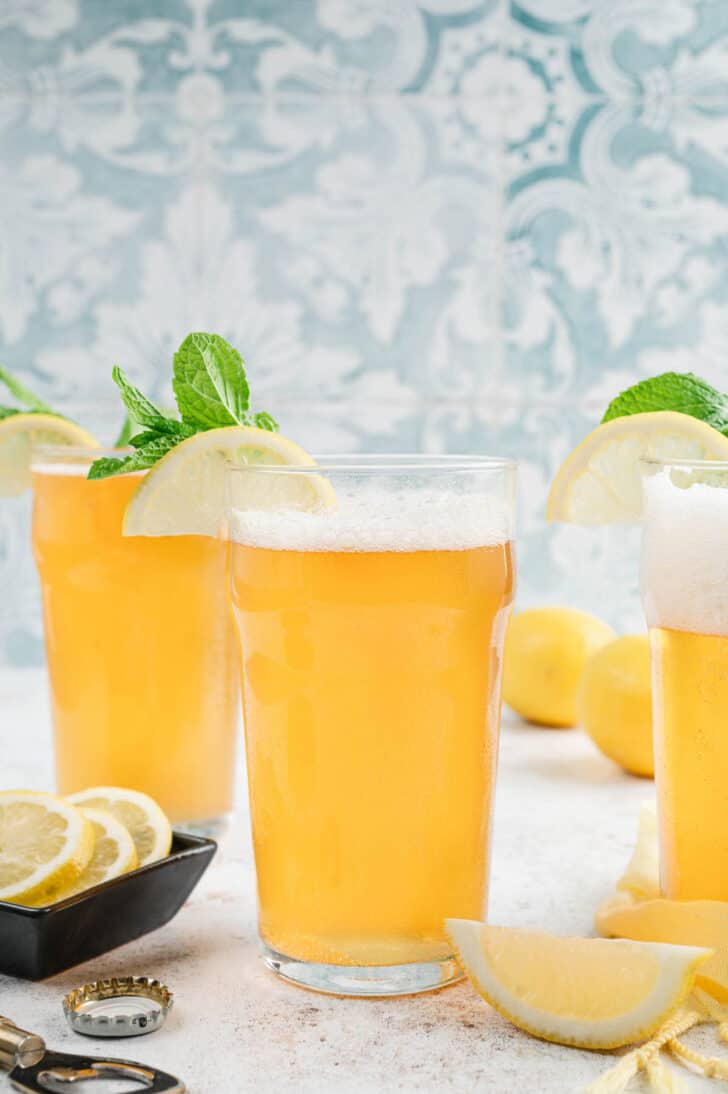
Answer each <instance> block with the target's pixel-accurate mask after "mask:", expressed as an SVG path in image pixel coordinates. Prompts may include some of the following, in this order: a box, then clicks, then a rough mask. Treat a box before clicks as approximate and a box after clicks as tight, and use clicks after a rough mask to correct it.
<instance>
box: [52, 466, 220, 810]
mask: <svg viewBox="0 0 728 1094" xmlns="http://www.w3.org/2000/svg"><path fill="white" fill-rule="evenodd" d="M87 467H88V460H86V461H85V466H82V467H79V466H74V465H68V464H66V463H64V462H63V459H62V458H59V462H53V461H50V462H48V464H47V465H46V464H45V463H40V464H39V465H38V466H37V467H36V468H35V469H34V473H33V493H34V509H33V546H34V553H35V559H36V563H37V567H38V571H39V574H40V581H41V589H42V597H43V613H44V621H45V633H46V651H47V662H48V671H49V675H50V686H51V700H52V714H53V725H54V730H55V752H56V771H57V782H58V789H59V791H60V792H61V793H63V794H66V793H71V792H73V791H76V790H79V789H81V788H83V787H87V786H95V785H103V784H112V785H119V786H128V787H133V788H136V789H139V790H142V791H145V792H147V793H149V794H151V795H153V796H154V797H155V798H156V799H157V800H158V801H159V803H160V805H161V806H162V808H163V809H164V810H165V811H166V812H167V813H168V815H169V817H170V818H171V819H172V821H174V822H178V823H179V822H191V823H192V824H193V825H194V824H196V823H198V822H205V821H212V820H214V819H215V818H220V817H221V816H223V815H224V814H225V813H227V812H228V811H229V810H230V807H231V800H232V780H233V771H234V755H235V735H236V726H237V655H236V652H235V638H234V629H233V623H232V618H231V614H230V610H229V599H228V588H227V573H226V569H227V565H226V555H227V547H226V545H225V544H223V543H220V542H218V541H216V540H213V539H207V538H205V537H202V536H170V537H163V538H158V539H147V538H136V537H135V538H124V537H123V536H122V534H121V522H122V516H123V513H124V508H125V506H126V503H127V501H128V500H129V498H130V496H131V494H132V492H133V491H134V489H135V488H136V486H137V485H138V482H139V478H138V476H122V477H119V478H110V479H105V480H101V481H98V482H89V481H87V479H86V478H85V473H86V469H87Z"/></svg>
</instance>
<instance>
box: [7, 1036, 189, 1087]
mask: <svg viewBox="0 0 728 1094" xmlns="http://www.w3.org/2000/svg"><path fill="white" fill-rule="evenodd" d="M3 1070H4V1071H9V1072H10V1074H9V1076H8V1078H9V1079H10V1082H11V1084H12V1085H13V1086H14V1087H15V1089H16V1090H24V1091H27V1092H29V1094H46V1092H50V1094H59V1092H61V1091H64V1090H70V1089H71V1088H72V1087H73V1088H74V1089H75V1086H74V1084H75V1083H83V1082H85V1081H90V1080H93V1079H107V1080H108V1079H128V1080H130V1081H132V1082H136V1083H138V1084H139V1087H138V1089H139V1090H144V1091H148V1092H149V1094H185V1091H186V1089H187V1088H186V1087H185V1084H184V1083H183V1082H180V1080H179V1079H176V1078H175V1077H174V1075H168V1074H167V1073H166V1072H164V1071H159V1070H158V1069H157V1068H154V1067H147V1066H146V1065H144V1064H138V1063H135V1062H134V1061H133V1060H116V1059H111V1058H110V1057H108V1056H100V1057H94V1056H86V1055H83V1054H81V1053H70V1052H52V1051H51V1050H50V1049H47V1048H46V1045H45V1041H44V1040H43V1038H42V1037H39V1036H38V1035H37V1034H35V1033H28V1032H27V1030H24V1029H18V1027H17V1026H16V1025H15V1024H14V1023H13V1022H12V1021H11V1020H10V1019H9V1018H2V1017H0V1071H3ZM83 1089H85V1087H84V1088H83Z"/></svg>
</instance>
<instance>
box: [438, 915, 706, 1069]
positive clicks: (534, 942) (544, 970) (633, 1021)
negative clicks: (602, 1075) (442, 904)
mask: <svg viewBox="0 0 728 1094" xmlns="http://www.w3.org/2000/svg"><path fill="white" fill-rule="evenodd" d="M445 925H446V929H447V932H448V935H449V936H450V939H451V941H452V943H453V945H454V946H455V949H456V951H457V953H458V956H459V958H460V961H461V962H462V964H463V966H464V967H465V970H466V972H467V974H468V976H469V978H470V980H471V981H472V983H473V986H474V987H475V988H476V990H477V991H478V992H479V993H480V994H481V995H482V996H483V998H484V999H486V1000H487V1001H488V1002H489V1003H490V1004H491V1006H493V1007H495V1009H496V1010H497V1011H499V1012H500V1013H501V1014H502V1015H503V1016H504V1017H505V1018H508V1019H509V1021H511V1022H513V1023H514V1025H516V1026H518V1027H519V1028H520V1029H523V1030H526V1031H527V1032H528V1033H531V1034H533V1035H534V1036H536V1037H541V1038H542V1039H543V1040H546V1041H555V1042H557V1043H558V1044H563V1045H574V1046H576V1047H579V1048H592V1049H604V1048H616V1047H618V1046H620V1045H626V1044H632V1043H633V1042H635V1041H641V1040H644V1039H645V1038H646V1037H649V1036H650V1034H652V1033H653V1032H654V1031H655V1030H656V1029H657V1028H658V1026H660V1024H661V1023H662V1022H663V1021H664V1019H665V1018H666V1017H667V1015H669V1014H671V1013H672V1011H674V1010H675V1008H676V1007H677V1006H679V1005H680V1003H681V1002H682V1001H683V1000H684V999H685V998H686V996H687V995H688V993H689V992H690V990H691V988H692V986H693V983H694V981H695V974H696V970H697V969H698V968H699V966H700V965H702V964H703V963H704V962H705V961H707V960H708V958H709V957H710V956H711V953H712V951H711V950H708V949H703V948H699V947H695V946H671V945H665V944H660V943H652V942H631V941H623V940H614V941H608V940H606V939H603V938H557V937H555V936H554V935H549V934H546V933H545V932H543V931H527V930H518V929H511V928H508V927H489V926H487V925H486V924H484V923H477V922H474V921H472V920H466V919H448V920H446V922H445Z"/></svg>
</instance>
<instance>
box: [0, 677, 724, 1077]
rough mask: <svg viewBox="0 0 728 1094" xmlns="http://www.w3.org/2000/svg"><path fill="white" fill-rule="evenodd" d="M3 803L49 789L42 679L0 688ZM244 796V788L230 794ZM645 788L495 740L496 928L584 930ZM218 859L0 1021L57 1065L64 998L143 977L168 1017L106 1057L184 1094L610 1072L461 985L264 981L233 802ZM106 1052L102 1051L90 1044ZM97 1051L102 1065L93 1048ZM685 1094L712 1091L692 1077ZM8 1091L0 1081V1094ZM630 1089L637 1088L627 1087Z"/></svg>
mask: <svg viewBox="0 0 728 1094" xmlns="http://www.w3.org/2000/svg"><path fill="white" fill-rule="evenodd" d="M0 757H2V759H1V760H0V788H10V787H17V786H31V787H37V788H50V787H51V785H52V775H51V745H50V730H49V724H48V711H47V703H46V698H45V677H44V674H43V673H41V672H38V671H29V670H28V671H23V672H16V673H7V672H6V673H0ZM241 789H242V788H241ZM650 794H651V785H650V784H649V783H646V782H643V781H641V780H638V779H631V778H629V777H627V776H624V775H622V774H620V772H619V771H618V770H617V769H616V768H615V767H613V766H612V765H611V764H610V763H609V762H608V761H607V760H605V759H603V758H602V757H601V756H599V755H598V754H597V753H596V752H595V750H594V749H593V747H592V745H591V744H590V742H589V741H588V740H586V738H585V737H584V735H583V734H582V733H581V732H579V731H573V732H559V731H547V730H537V729H532V728H528V727H525V726H522V725H519V724H513V723H511V724H506V725H505V726H504V731H503V736H502V740H501V753H500V773H499V781H498V793H497V799H496V824H495V841H494V852H493V868H492V886H491V903H490V918H491V921H492V922H495V923H504V924H508V925H510V926H531V927H543V928H545V929H548V930H554V931H556V932H559V933H566V934H568V933H575V934H576V933H578V934H588V933H590V932H591V924H592V916H593V912H594V909H595V908H596V906H597V904H598V903H599V901H600V900H602V899H603V898H604V897H605V896H606V895H607V894H608V893H609V891H610V889H611V888H612V887H613V884H614V882H615V880H616V878H617V877H618V876H619V874H620V872H621V870H622V868H623V867H624V864H625V862H626V861H627V858H628V857H629V853H630V850H631V846H632V843H633V840H634V835H635V832H636V826H637V815H638V811H639V806H640V803H641V802H642V801H643V800H645V798H647V797H649V796H650ZM239 799H240V802H239V814H238V817H237V819H236V823H235V827H234V830H233V831H232V832H231V834H230V835H229V836H228V837H227V838H226V839H225V841H224V842H223V845H222V846H221V849H220V852H219V853H218V856H217V859H216V860H215V862H214V863H213V865H212V867H211V868H210V870H209V871H208V873H207V875H206V877H205V878H204V879H203V881H202V883H201V884H200V886H199V887H198V889H197V890H196V892H195V893H194V894H193V896H192V898H191V900H190V901H189V903H188V904H187V905H186V906H185V907H184V908H183V909H182V911H181V912H180V914H179V915H178V916H177V918H176V919H175V920H174V921H173V922H172V923H170V924H169V925H168V926H166V927H164V928H162V929H161V930H160V931H157V932H156V933H155V934H152V935H149V936H147V937H146V938H144V939H140V940H139V941H137V942H134V943H131V944H129V945H128V946H125V947H122V948H121V949H119V950H116V951H114V952H113V953H111V954H108V955H106V956H105V957H100V958H98V959H96V960H94V961H91V962H89V963H88V964H87V965H83V966H80V967H79V968H76V969H73V970H71V971H70V972H68V973H65V974H63V975H60V976H56V977H53V978H52V979H50V980H47V981H44V982H42V983H37V984H31V983H27V982H24V981H19V980H13V979H9V978H6V977H3V976H0V1013H2V1014H5V1015H8V1016H10V1017H12V1018H13V1019H14V1020H15V1021H16V1022H18V1024H19V1025H21V1026H24V1027H25V1028H26V1029H31V1030H34V1031H36V1032H38V1033H41V1034H42V1035H44V1036H45V1038H46V1040H47V1041H48V1043H49V1045H51V1046H53V1047H55V1048H58V1049H65V1050H67V1051H73V1050H74V1049H75V1050H77V1051H78V1050H85V1051H90V1050H92V1049H93V1047H94V1043H93V1042H89V1041H87V1040H86V1039H83V1040H82V1039H81V1038H79V1037H78V1036H76V1035H74V1034H72V1033H71V1032H70V1031H69V1030H68V1029H67V1027H66V1025H65V1021H64V1018H63V1015H62V1012H61V1006H60V1003H61V998H62V996H63V995H64V994H65V992H67V991H68V990H69V989H70V988H72V987H74V986H76V985H78V984H80V983H82V982H84V981H87V980H92V979H96V978H97V977H100V976H110V975H115V974H128V973H146V974H149V975H153V976H157V977H159V978H160V979H161V980H163V981H165V982H166V983H167V984H169V986H170V987H171V988H172V990H173V991H174V993H175V997H176V1006H175V1010H174V1011H173V1012H172V1015H171V1016H170V1019H169V1021H168V1023H167V1025H166V1026H165V1028H164V1029H163V1030H161V1031H160V1032H159V1033H156V1034H154V1035H153V1036H151V1037H148V1038H140V1039H137V1040H134V1041H126V1042H118V1041H111V1042H108V1043H107V1044H106V1049H107V1050H108V1051H111V1052H114V1053H115V1054H116V1055H121V1056H131V1057H132V1058H133V1057H138V1058H139V1059H141V1060H142V1061H144V1062H149V1063H153V1064H156V1065H158V1066H159V1067H162V1068H164V1069H166V1070H168V1071H171V1072H173V1073H174V1074H177V1075H179V1076H180V1077H182V1078H183V1079H184V1080H185V1081H186V1082H187V1084H188V1088H189V1090H190V1092H191V1094H243V1092H247V1091H275V1092H278V1091H281V1092H287V1091H291V1092H292V1091H296V1092H297V1094H305V1092H309V1091H310V1092H312V1094H313V1092H316V1094H322V1092H323V1094H325V1092H329V1091H331V1092H334V1091H335V1092H336V1094H354V1092H356V1094H360V1092H369V1091H372V1092H374V1091H376V1092H388V1091H463V1092H466V1091H467V1092H471V1091H478V1092H481V1091H482V1092H486V1091H488V1092H490V1091H493V1092H495V1094H570V1092H572V1091H574V1092H578V1091H582V1090H583V1089H584V1088H585V1087H586V1086H587V1085H588V1084H589V1082H590V1081H592V1080H593V1079H594V1078H595V1077H596V1076H598V1075H599V1074H601V1073H602V1072H603V1071H604V1070H605V1069H606V1068H607V1067H608V1066H609V1065H610V1062H612V1059H613V1058H612V1056H611V1055H610V1054H594V1053H588V1052H580V1051H577V1050H574V1049H566V1048H560V1047H559V1046H557V1045H548V1044H545V1043H542V1042H540V1041H537V1040H534V1039H533V1038H531V1037H529V1036H527V1035H526V1034H522V1033H521V1032H520V1031H519V1030H517V1029H514V1028H513V1027H512V1026H510V1025H509V1024H508V1023H507V1022H505V1021H504V1020H503V1019H502V1018H501V1017H500V1016H499V1015H498V1014H496V1013H495V1012H494V1011H492V1010H491V1009H490V1008H489V1007H487V1006H486V1004H485V1003H484V1002H483V1001H482V1000H481V999H480V998H479V996H477V995H476V994H475V992H474V991H473V990H472V989H471V988H470V987H469V986H468V985H467V984H462V985H458V986H456V987H453V988H449V989H446V990H444V991H442V992H439V993H435V994H431V995H428V996H419V997H413V998H409V999H397V1000H388V1001H373V1000H350V999H343V1000H340V999H332V998H329V997H326V996H321V995H315V994H313V993H309V992H304V991H301V990H299V989H296V988H293V987H289V986H287V985H286V984H284V983H282V982H279V981H278V980H276V978H275V977H274V976H273V975H272V974H271V973H269V972H267V971H266V970H265V969H264V968H263V966H262V964H261V962H260V960H259V958H258V956H257V949H256V935H255V896H254V877H253V863H252V855H251V849H250V841H249V831H248V821H247V813H246V810H245V806H244V796H243V794H242V793H239ZM100 1044H101V1043H100V1042H99V1045H100ZM99 1050H100V1051H103V1049H99ZM682 1074H683V1076H685V1077H686V1079H687V1082H688V1084H689V1085H688V1089H690V1090H691V1091H693V1090H694V1091H696V1092H697V1091H702V1090H708V1089H712V1084H708V1083H707V1082H706V1081H704V1080H698V1079H688V1078H687V1075H686V1073H685V1072H684V1071H683V1072H682ZM6 1085H9V1084H6V1082H5V1081H4V1080H3V1079H2V1077H1V1073H0V1091H2V1090H3V1089H4V1088H5V1086H6ZM630 1089H634V1090H635V1091H640V1090H646V1089H647V1088H646V1086H645V1087H642V1086H641V1085H640V1084H639V1083H637V1084H635V1085H634V1087H633V1088H630Z"/></svg>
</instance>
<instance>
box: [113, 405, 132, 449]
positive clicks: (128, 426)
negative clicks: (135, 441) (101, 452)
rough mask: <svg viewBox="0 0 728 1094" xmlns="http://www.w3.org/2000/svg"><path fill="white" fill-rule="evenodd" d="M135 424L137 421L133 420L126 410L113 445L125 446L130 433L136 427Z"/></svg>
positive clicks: (116, 446) (129, 438) (115, 446)
mask: <svg viewBox="0 0 728 1094" xmlns="http://www.w3.org/2000/svg"><path fill="white" fill-rule="evenodd" d="M136 425H137V423H136V422H135V421H134V419H133V418H132V416H131V414H130V413H129V411H127V412H126V417H125V418H124V421H123V422H122V426H121V429H120V430H119V436H118V437H117V438H116V440H115V441H114V445H113V447H114V448H126V446H127V445H128V444H129V441H130V440H131V436H132V433H133V432H134V430H135V429H136Z"/></svg>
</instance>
